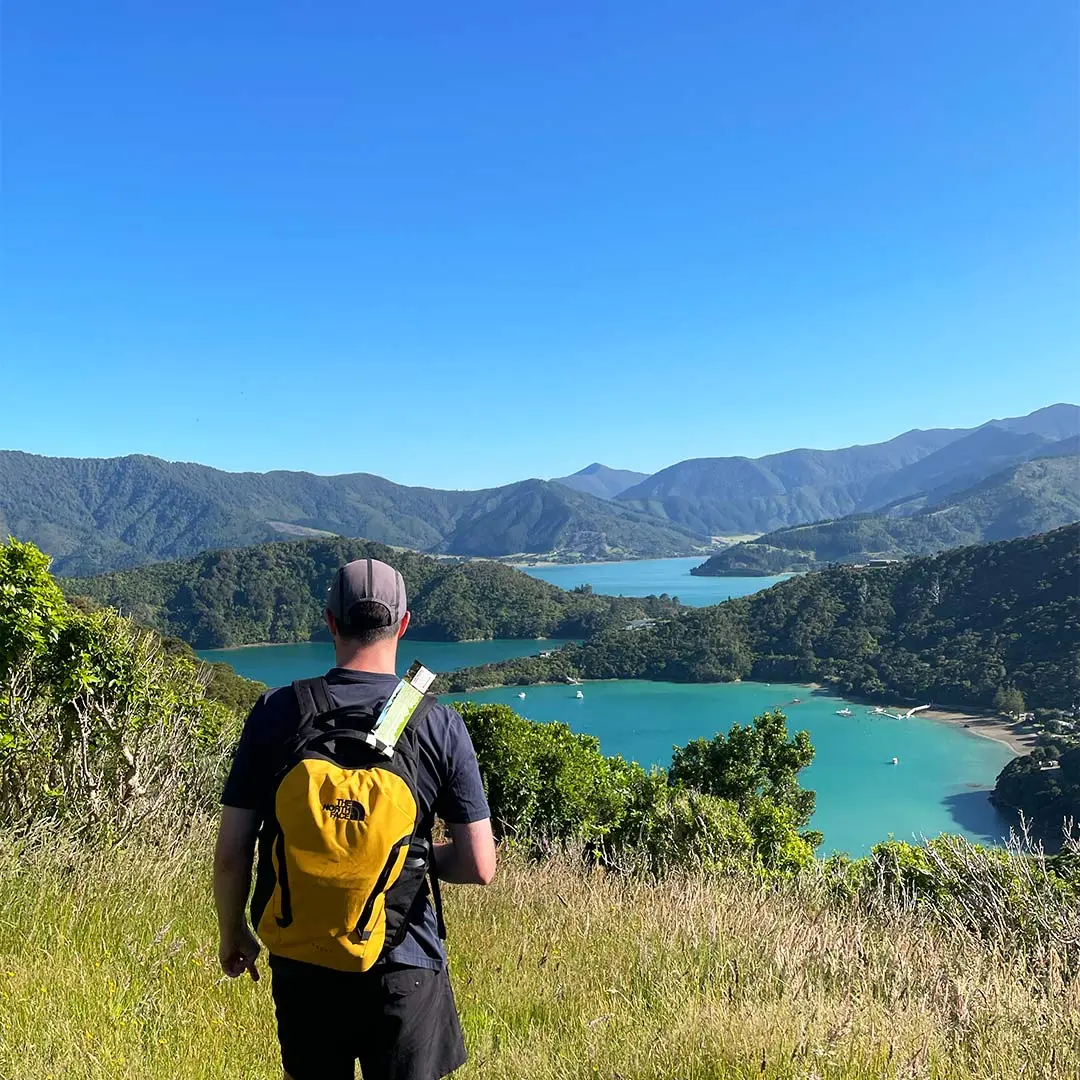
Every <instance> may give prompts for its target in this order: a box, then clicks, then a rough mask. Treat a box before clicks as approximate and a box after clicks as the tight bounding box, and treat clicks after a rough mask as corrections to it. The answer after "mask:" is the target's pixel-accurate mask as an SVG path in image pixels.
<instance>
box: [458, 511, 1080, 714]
mask: <svg viewBox="0 0 1080 1080" xmlns="http://www.w3.org/2000/svg"><path fill="white" fill-rule="evenodd" d="M568 675H569V676H574V677H578V678H592V679H607V678H620V679H666V680H671V681H677V682H708V681H730V680H733V679H748V678H753V679H760V680H766V681H783V680H790V681H811V680H822V681H827V682H829V683H831V684H833V685H834V686H835V687H837V688H838V689H840V690H841V691H844V692H851V693H858V694H864V695H867V696H870V697H876V698H879V699H891V700H894V701H895V700H896V699H903V700H906V701H909V702H913V703H918V704H924V703H927V702H937V703H939V704H942V705H955V706H972V705H985V706H987V707H989V706H992V705H993V702H994V698H995V695H996V694H997V692H998V690H1000V689H1003V688H1008V687H1015V688H1017V689H1019V690H1020V691H1022V693H1023V695H1024V698H1025V700H1026V701H1027V703H1028V704H1029V705H1030V706H1038V707H1046V708H1060V709H1072V708H1075V707H1078V706H1080V525H1072V526H1068V527H1066V528H1062V529H1058V530H1056V531H1054V532H1051V533H1045V534H1042V535H1039V536H1034V537H1028V538H1025V539H1022V540H1011V541H1007V542H1002V543H997V544H984V545H980V546H976V547H966V548H959V549H957V550H955V551H950V552H946V553H945V554H942V555H937V556H933V557H930V558H919V559H910V560H908V561H906V562H904V563H898V564H896V565H894V566H888V567H882V568H875V569H870V568H856V567H834V568H830V569H828V570H822V571H820V572H817V573H813V574H805V575H801V576H799V577H795V578H791V579H789V580H787V581H784V582H781V583H780V584H778V585H774V586H773V587H772V588H771V589H768V590H766V591H765V592H761V593H757V594H755V595H753V596H750V597H746V598H743V599H739V600H729V601H727V602H726V603H723V604H718V605H716V606H715V607H710V608H696V609H693V608H692V609H686V610H683V611H681V612H679V613H678V614H676V615H673V616H671V617H667V618H663V619H659V620H657V621H656V622H655V623H654V625H652V626H651V627H648V628H644V629H635V630H605V631H602V632H601V633H599V634H596V635H594V636H593V637H591V638H590V639H588V640H587V641H586V642H585V643H584V644H583V645H580V646H575V645H570V646H567V647H566V648H565V649H561V650H559V652H557V653H556V654H555V655H553V656H552V657H549V658H542V659H527V660H520V661H507V662H505V663H503V664H494V665H488V666H486V667H482V668H470V669H467V670H465V671H462V672H458V673H456V674H455V675H454V676H453V677H452V678H451V680H450V686H451V688H452V689H455V690H466V689H472V688H477V687H480V686H485V685H496V684H500V683H508V682H540V681H548V680H561V679H563V678H565V677H566V676H568Z"/></svg>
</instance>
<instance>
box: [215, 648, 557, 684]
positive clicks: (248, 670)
mask: <svg viewBox="0 0 1080 1080" xmlns="http://www.w3.org/2000/svg"><path fill="white" fill-rule="evenodd" d="M565 644H566V642H564V641H537V640H524V641H521V640H519V641H509V640H499V639H496V640H494V641H416V640H414V639H412V638H410V637H405V638H403V639H402V644H401V648H400V650H399V652H398V674H400V675H404V674H405V672H406V671H407V670H408V668H409V665H410V664H411V663H412V662H413V660H420V661H421V662H422V663H423V664H424V665H426V666H427V667H429V668H430V669H431V670H432V671H436V672H443V671H456V670H457V669H458V668H463V667H471V666H473V665H474V664H494V663H496V662H497V661H499V660H510V659H512V658H513V657H516V656H536V655H537V654H538V653H540V652H542V651H544V650H547V649H557V648H558V647H559V646H560V645H565ZM199 656H201V657H202V658H203V659H204V660H209V661H211V662H214V661H216V662H218V663H224V664H229V665H230V666H231V667H232V668H233V670H234V671H236V672H237V673H238V674H240V675H243V676H244V678H245V679H256V680H257V681H258V682H263V683H266V684H267V686H283V685H284V684H285V683H291V682H292V681H293V680H294V679H309V678H312V677H313V676H315V675H322V674H323V673H325V672H326V671H327V670H328V669H329V668H331V667H333V666H334V647H333V646H332V645H331V644H330V642H328V641H303V642H299V643H298V644H295V645H245V646H244V647H243V648H240V649H202V650H199Z"/></svg>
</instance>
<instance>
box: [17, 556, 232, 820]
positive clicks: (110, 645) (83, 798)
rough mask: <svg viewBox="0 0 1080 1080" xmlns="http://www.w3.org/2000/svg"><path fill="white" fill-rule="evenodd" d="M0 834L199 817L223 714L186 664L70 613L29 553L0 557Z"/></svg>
mask: <svg viewBox="0 0 1080 1080" xmlns="http://www.w3.org/2000/svg"><path fill="white" fill-rule="evenodd" d="M0 597H2V598H3V599H2V605H0V642H2V645H0V647H2V648H3V653H2V655H0V826H14V827H16V828H21V827H26V826H29V825H31V824H32V823H34V822H38V821H40V820H42V819H43V818H62V819H66V820H67V821H69V822H70V823H71V824H73V825H74V826H75V827H76V828H78V829H82V830H83V831H84V832H86V833H88V834H93V835H95V836H99V837H103V838H109V839H115V838H117V837H120V836H123V835H126V834H127V833H129V832H131V831H132V830H134V829H136V828H139V827H140V826H144V825H145V826H147V827H153V828H154V829H155V830H159V829H167V828H169V827H170V826H173V825H175V824H176V822H177V821H178V820H182V819H184V818H186V817H188V816H190V814H192V813H193V812H194V811H196V810H198V809H209V808H210V807H211V806H212V804H213V802H214V800H215V796H216V794H217V791H218V788H219V785H220V772H221V765H222V762H223V760H224V756H225V749H226V746H227V743H228V741H229V739H230V738H231V737H232V735H233V734H234V733H235V727H236V723H235V721H236V717H235V714H234V713H233V712H232V711H231V710H230V709H229V708H228V707H226V706H225V705H223V704H221V703H219V702H215V701H212V700H210V699H209V698H207V696H206V683H207V675H206V670H205V668H204V667H203V666H202V665H199V664H197V663H196V662H195V661H194V659H188V658H185V657H175V656H169V655H167V654H166V653H165V651H164V650H163V649H162V647H161V642H160V640H159V639H158V638H157V636H156V635H154V634H152V633H150V632H148V631H144V630H140V629H139V628H138V627H136V626H134V625H133V624H131V623H130V622H128V621H127V620H125V619H122V618H121V617H120V616H118V615H117V614H115V613H114V612H111V611H106V610H102V611H94V612H90V613H85V612H82V611H79V610H77V609H75V608H70V607H68V606H67V605H66V604H64V602H63V598H62V596H61V594H60V592H59V590H58V589H57V588H56V586H55V585H54V584H53V582H52V580H51V578H50V577H49V574H48V560H47V559H46V558H45V557H44V556H42V555H41V553H40V552H37V551H36V550H35V549H33V548H32V547H31V546H30V545H23V544H18V543H17V542H14V541H12V542H10V543H9V544H7V545H6V546H3V547H0Z"/></svg>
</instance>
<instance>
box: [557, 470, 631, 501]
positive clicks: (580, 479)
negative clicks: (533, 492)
mask: <svg viewBox="0 0 1080 1080" xmlns="http://www.w3.org/2000/svg"><path fill="white" fill-rule="evenodd" d="M648 476H649V474H648V473H639V472H633V471H632V470H630V469H611V468H608V466H607V465H601V464H600V462H598V461H594V462H593V463H592V464H591V465H586V466H585V468H584V469H579V470H578V471H577V472H576V473H574V474H573V475H572V476H560V477H557V478H556V479H554V480H552V483H553V484H562V485H563V487H568V488H573V489H574V491H583V492H585V494H586V495H595V496H596V497H597V498H598V499H614V498H615V496H616V495H618V494H619V493H620V492H623V491H625V490H626V489H627V488H628V487H633V486H634V484H640V483H641V481H642V480H647V479H648Z"/></svg>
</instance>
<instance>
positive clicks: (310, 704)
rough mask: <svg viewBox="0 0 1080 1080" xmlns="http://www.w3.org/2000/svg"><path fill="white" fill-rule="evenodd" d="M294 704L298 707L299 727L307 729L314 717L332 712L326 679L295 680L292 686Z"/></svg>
mask: <svg viewBox="0 0 1080 1080" xmlns="http://www.w3.org/2000/svg"><path fill="white" fill-rule="evenodd" d="M292 688H293V693H294V694H295V695H296V704H297V705H298V706H299V707H300V726H301V728H305V727H308V726H309V725H310V724H312V723H313V722H314V720H315V719H316V717H319V716H322V715H323V714H325V713H328V712H333V710H334V703H333V701H332V700H331V699H330V688H329V687H328V686H327V684H326V679H324V678H323V677H322V676H320V677H319V678H317V679H297V680H296V681H295V682H294V683H293V684H292Z"/></svg>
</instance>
